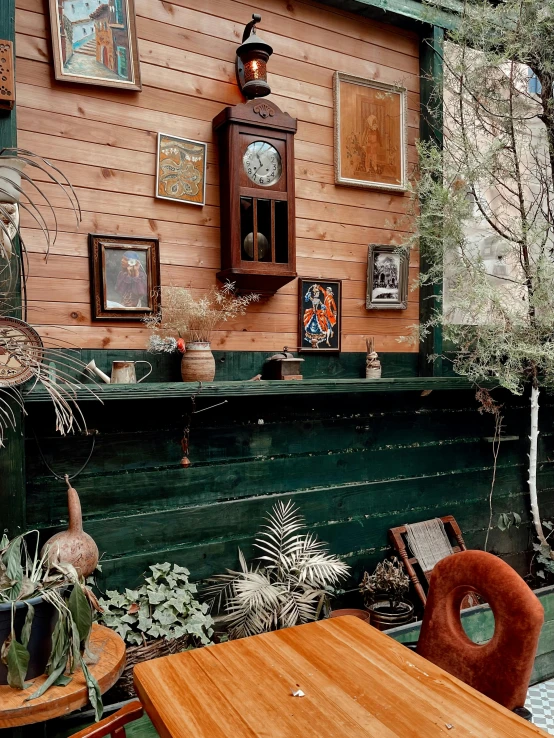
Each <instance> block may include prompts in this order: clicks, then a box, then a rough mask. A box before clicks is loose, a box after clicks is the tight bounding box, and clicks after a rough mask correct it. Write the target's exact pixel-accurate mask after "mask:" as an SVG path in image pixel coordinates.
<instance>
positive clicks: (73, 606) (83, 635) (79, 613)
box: [68, 584, 92, 642]
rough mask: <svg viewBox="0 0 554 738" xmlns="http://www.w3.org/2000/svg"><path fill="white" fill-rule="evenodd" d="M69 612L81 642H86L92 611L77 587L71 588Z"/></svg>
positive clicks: (90, 625)
mask: <svg viewBox="0 0 554 738" xmlns="http://www.w3.org/2000/svg"><path fill="white" fill-rule="evenodd" d="M68 606H69V611H70V612H71V616H72V618H73V622H74V623H75V625H76V626H77V630H78V631H79V638H80V639H81V642H83V641H86V639H87V638H88V636H89V633H90V629H91V628H92V610H91V609H90V604H89V601H88V600H87V598H86V595H85V593H84V592H83V590H82V588H81V587H80V586H79V585H77V584H76V585H75V586H74V587H73V591H72V592H71V595H70V596H69V603H68Z"/></svg>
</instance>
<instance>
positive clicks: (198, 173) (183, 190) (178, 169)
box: [156, 133, 208, 205]
mask: <svg viewBox="0 0 554 738" xmlns="http://www.w3.org/2000/svg"><path fill="white" fill-rule="evenodd" d="M207 149H208V146H207V144H205V143H203V142H202V141H191V140H190V139H188V138H178V137H177V136H169V135H168V134H166V133H158V169H157V173H156V197H161V198H162V199H164V200H175V201H176V202H188V203H189V204H191V205H204V204H205V202H206V154H207Z"/></svg>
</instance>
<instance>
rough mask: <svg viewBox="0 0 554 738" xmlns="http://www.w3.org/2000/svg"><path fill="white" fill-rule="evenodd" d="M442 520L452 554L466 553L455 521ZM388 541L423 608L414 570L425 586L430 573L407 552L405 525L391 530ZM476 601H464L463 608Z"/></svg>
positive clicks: (420, 586) (423, 595) (424, 596)
mask: <svg viewBox="0 0 554 738" xmlns="http://www.w3.org/2000/svg"><path fill="white" fill-rule="evenodd" d="M440 519H441V520H442V523H443V525H444V530H445V531H446V535H447V536H448V538H449V539H450V544H451V545H452V552H453V553H457V552H458V551H466V550H467V549H466V545H465V543H464V539H463V537H462V531H461V530H460V527H459V525H458V523H457V522H456V519H455V518H454V516H453V515H445V516H444V517H442V518H440ZM389 539H390V542H391V544H392V547H393V548H394V549H395V551H396V552H397V553H398V555H399V556H400V559H401V561H402V563H403V564H404V568H405V569H406V572H407V573H408V576H409V577H410V579H411V581H412V584H413V585H414V589H415V591H416V592H417V594H418V596H419V599H420V600H421V602H422V603H423V607H425V604H426V603H427V594H426V591H425V589H424V587H423V584H422V581H421V579H420V577H419V576H418V573H417V571H416V569H415V567H418V570H419V571H420V572H421V575H422V576H423V577H424V579H425V581H426V583H427V584H429V578H430V576H431V572H430V571H429V572H424V571H423V569H422V568H421V566H420V565H419V562H418V560H417V559H416V558H415V556H412V554H411V553H410V552H409V551H408V544H407V540H406V526H405V525H399V526H398V527H397V528H391V529H390V530H389ZM467 599H468V600H470V599H471V595H468V598H467ZM477 604H478V600H477V599H475V600H471V602H470V603H469V602H466V601H465V600H464V606H465V607H471V606H473V605H477Z"/></svg>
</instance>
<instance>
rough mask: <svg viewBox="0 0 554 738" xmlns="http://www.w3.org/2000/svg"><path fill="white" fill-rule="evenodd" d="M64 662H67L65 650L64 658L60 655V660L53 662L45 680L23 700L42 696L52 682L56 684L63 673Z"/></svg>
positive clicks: (27, 700)
mask: <svg viewBox="0 0 554 738" xmlns="http://www.w3.org/2000/svg"><path fill="white" fill-rule="evenodd" d="M66 663H67V652H66V658H64V657H63V656H62V657H61V658H60V660H59V661H58V663H56V664H54V666H53V668H52V671H51V672H50V675H49V676H48V678H47V679H46V681H44V682H43V683H42V684H41V685H40V687H39V688H38V689H37V690H36V691H35V692H33V694H32V695H30V696H29V697H27V698H26V699H25V702H29V700H36V699H37V698H38V697H42V695H43V694H44V693H45V692H46V690H47V689H50V687H51V686H52V685H53V684H56V683H57V681H58V679H59V678H60V677H61V676H62V675H63V673H64V671H65V666H66Z"/></svg>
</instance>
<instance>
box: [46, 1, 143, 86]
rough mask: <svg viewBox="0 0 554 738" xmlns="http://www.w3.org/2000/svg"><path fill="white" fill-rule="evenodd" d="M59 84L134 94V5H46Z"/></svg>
mask: <svg viewBox="0 0 554 738" xmlns="http://www.w3.org/2000/svg"><path fill="white" fill-rule="evenodd" d="M49 2H50V26H51V29H52V48H53V53H54V74H55V77H56V79H57V80H59V81H60V82H77V83H81V84H88V85H101V86H103V87H119V88H123V89H127V90H140V89H142V87H141V82H140V62H139V53H138V46H137V31H136V26H135V4H134V0H109V2H108V1H107V0H49Z"/></svg>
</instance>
